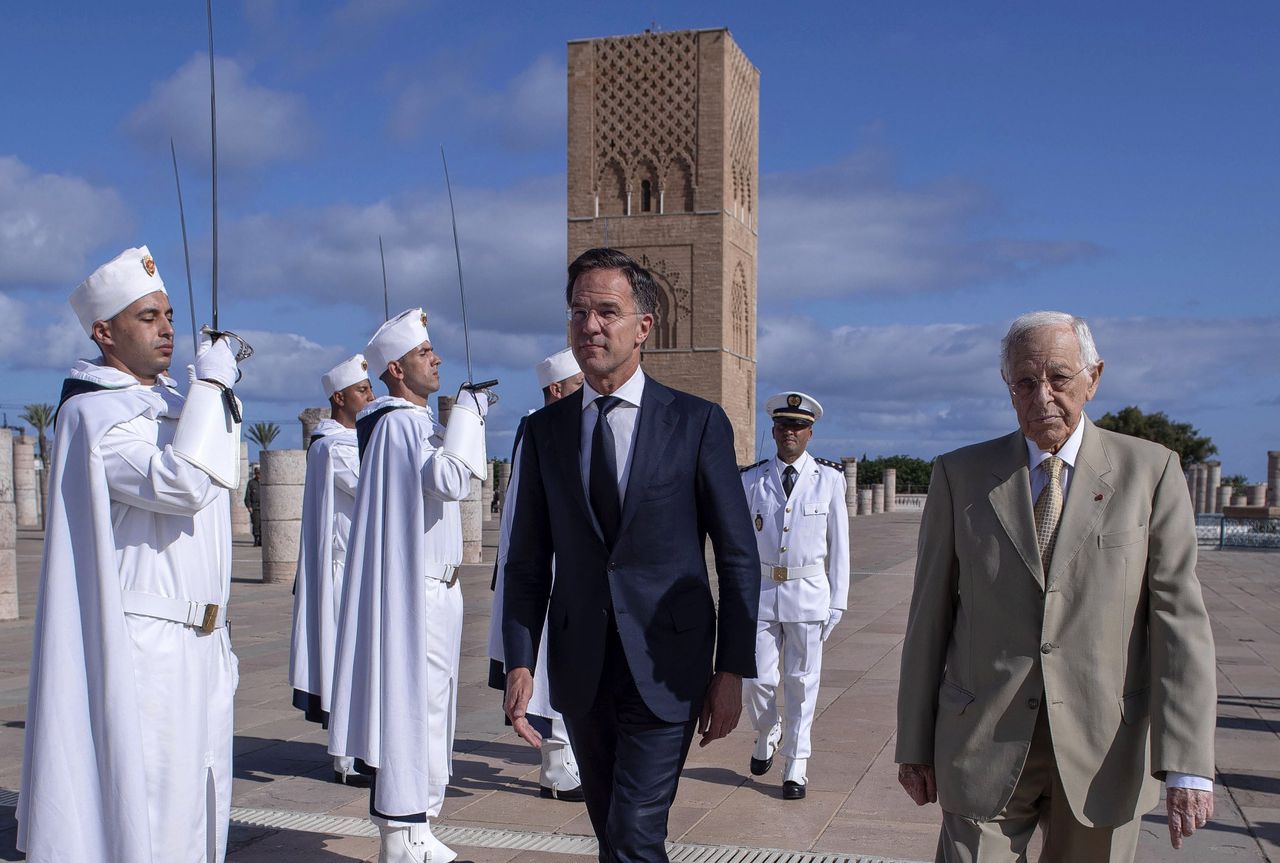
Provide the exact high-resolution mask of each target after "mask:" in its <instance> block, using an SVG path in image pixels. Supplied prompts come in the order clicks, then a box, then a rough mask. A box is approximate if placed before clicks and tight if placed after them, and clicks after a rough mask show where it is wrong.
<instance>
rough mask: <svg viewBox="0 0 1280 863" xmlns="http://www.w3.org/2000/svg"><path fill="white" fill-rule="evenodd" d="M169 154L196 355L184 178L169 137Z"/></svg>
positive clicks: (193, 352)
mask: <svg viewBox="0 0 1280 863" xmlns="http://www.w3.org/2000/svg"><path fill="white" fill-rule="evenodd" d="M169 155H171V156H173V184H174V185H175V186H177V187H178V218H179V219H180V220H181V221H182V260H183V262H184V263H186V265H187V308H188V310H190V312H191V356H193V357H194V356H195V355H196V351H198V350H200V345H199V342H198V341H197V339H198V338H199V336H198V335H197V334H196V294H195V290H194V289H193V288H192V287H191V251H190V250H189V249H188V248H187V212H186V210H185V209H184V208H183V206H182V180H181V179H179V178H178V151H177V149H176V148H175V147H174V146H173V139H172V138H170V139H169Z"/></svg>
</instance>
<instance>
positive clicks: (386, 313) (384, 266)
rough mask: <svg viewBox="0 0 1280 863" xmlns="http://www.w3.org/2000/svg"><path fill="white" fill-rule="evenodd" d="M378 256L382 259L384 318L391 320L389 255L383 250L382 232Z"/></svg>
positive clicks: (379, 239) (379, 236) (379, 235)
mask: <svg viewBox="0 0 1280 863" xmlns="http://www.w3.org/2000/svg"><path fill="white" fill-rule="evenodd" d="M378 257H379V258H381V259H382V320H383V322H384V323H385V322H387V321H389V320H391V300H390V299H388V298H387V255H386V253H385V252H383V251H382V234H378Z"/></svg>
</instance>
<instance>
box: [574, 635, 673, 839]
mask: <svg viewBox="0 0 1280 863" xmlns="http://www.w3.org/2000/svg"><path fill="white" fill-rule="evenodd" d="M565 724H566V726H568V729H569V740H570V742H571V743H572V745H573V751H574V754H575V755H576V756H577V758H578V771H579V773H580V775H581V777H582V791H583V794H584V795H585V796H586V802H587V814H588V815H589V816H590V817H591V827H592V829H594V830H595V834H596V839H597V841H598V842H599V843H600V860H601V863H614V861H617V863H666V860H667V851H666V838H667V814H668V813H669V812H670V810H671V804H672V802H673V801H674V800H675V797H676V785H677V783H678V782H679V780H680V770H681V768H683V767H684V760H685V757H686V756H687V755H688V754H689V744H690V742H691V741H692V740H693V732H694V727H695V724H696V721H695V720H692V719H691V720H689V721H688V722H665V721H663V720H662V719H660V718H658V717H657V716H655V715H654V713H653V712H652V711H651V710H649V708H648V706H646V705H645V703H644V699H643V698H642V697H641V695H640V692H639V690H638V689H636V682H635V679H634V678H633V677H632V676H631V670H630V669H629V668H628V667H627V659H626V656H625V655H624V654H623V651H622V643H621V641H620V640H619V639H618V633H617V630H616V629H615V628H614V626H613V625H612V621H611V622H610V626H609V635H608V637H607V638H606V643H605V657H604V669H603V671H602V672H601V675H600V684H599V687H598V689H597V691H596V699H595V703H594V704H593V705H592V706H591V709H590V710H589V711H587V712H586V713H583V714H577V715H572V716H570V715H566V716H565Z"/></svg>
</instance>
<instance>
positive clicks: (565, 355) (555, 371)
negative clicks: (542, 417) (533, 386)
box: [534, 348, 582, 390]
mask: <svg viewBox="0 0 1280 863" xmlns="http://www.w3.org/2000/svg"><path fill="white" fill-rule="evenodd" d="M534 371H536V372H537V373H538V386H540V387H542V388H543V389H544V390H545V389H546V388H547V387H549V386H551V385H552V384H554V383H559V382H560V381H562V380H564V379H565V378H571V377H573V376H574V375H576V374H577V373H578V372H580V371H582V369H580V368H578V361H577V359H575V358H574V356H573V350H572V349H570V348H565V349H564V350H562V351H556V352H555V353H554V354H552V355H551V356H549V357H547V358H546V359H545V360H543V361H542V362H540V363H538V364H537V365H536V366H534Z"/></svg>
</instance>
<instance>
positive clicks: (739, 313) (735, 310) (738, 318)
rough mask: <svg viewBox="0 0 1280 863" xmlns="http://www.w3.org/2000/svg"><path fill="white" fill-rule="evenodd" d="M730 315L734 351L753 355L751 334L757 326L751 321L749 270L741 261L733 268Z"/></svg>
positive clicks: (743, 354)
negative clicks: (748, 291)
mask: <svg viewBox="0 0 1280 863" xmlns="http://www.w3.org/2000/svg"><path fill="white" fill-rule="evenodd" d="M729 291H730V293H729V296H730V300H729V303H730V306H729V308H730V315H731V316H732V320H731V326H732V327H733V341H732V345H733V352H734V353H736V354H739V355H740V356H744V357H749V356H751V355H752V354H751V334H752V333H753V332H754V330H755V328H754V326H753V325H752V322H751V309H752V306H751V303H749V302H748V301H747V271H746V268H744V267H743V266H742V262H741V261H739V262H738V263H737V265H736V266H735V267H734V268H733V281H732V282H731V283H730V289H729Z"/></svg>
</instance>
